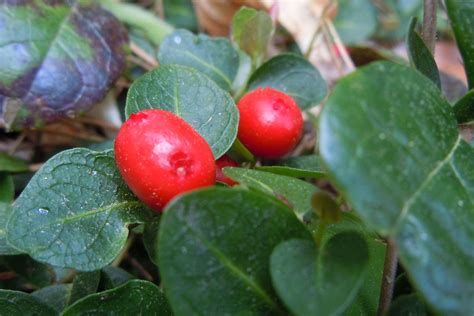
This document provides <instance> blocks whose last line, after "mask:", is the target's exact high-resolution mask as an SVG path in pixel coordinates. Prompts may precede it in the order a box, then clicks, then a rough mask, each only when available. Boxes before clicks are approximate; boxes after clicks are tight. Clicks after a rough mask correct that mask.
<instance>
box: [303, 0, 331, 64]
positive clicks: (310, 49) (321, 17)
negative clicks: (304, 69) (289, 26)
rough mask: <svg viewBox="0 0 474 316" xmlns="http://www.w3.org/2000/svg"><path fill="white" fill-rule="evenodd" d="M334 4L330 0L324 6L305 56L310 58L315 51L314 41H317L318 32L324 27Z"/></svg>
mask: <svg viewBox="0 0 474 316" xmlns="http://www.w3.org/2000/svg"><path fill="white" fill-rule="evenodd" d="M333 5H334V3H333V2H329V3H328V4H327V5H326V6H324V8H323V11H322V12H321V15H320V16H319V19H318V21H317V24H316V29H315V30H314V33H313V36H312V37H311V40H310V42H309V46H308V48H307V49H306V52H305V53H304V57H306V58H309V55H311V52H312V51H313V46H314V42H315V41H316V38H317V37H318V34H319V33H320V32H321V29H322V28H323V25H324V20H325V18H326V14H327V12H328V10H329V9H330V8H332V7H333Z"/></svg>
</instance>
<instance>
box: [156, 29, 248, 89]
mask: <svg viewBox="0 0 474 316" xmlns="http://www.w3.org/2000/svg"><path fill="white" fill-rule="evenodd" d="M158 59H159V60H160V64H161V65H168V64H179V65H183V66H188V67H191V68H194V69H196V70H199V71H200V72H202V73H204V74H206V75H207V76H208V77H209V78H211V79H212V80H214V81H215V82H216V83H217V84H218V85H219V86H220V87H221V88H222V89H224V90H227V91H229V90H230V89H231V88H232V81H233V80H234V78H235V75H236V74H237V69H238V68H239V55H238V54H237V51H236V50H235V49H234V47H232V44H231V43H230V42H229V40H228V39H226V38H212V37H209V36H207V35H205V34H199V35H194V34H193V33H191V32H189V31H187V30H176V31H174V32H173V33H171V34H169V35H168V36H166V37H165V39H164V40H163V43H161V45H160V50H159V52H158Z"/></svg>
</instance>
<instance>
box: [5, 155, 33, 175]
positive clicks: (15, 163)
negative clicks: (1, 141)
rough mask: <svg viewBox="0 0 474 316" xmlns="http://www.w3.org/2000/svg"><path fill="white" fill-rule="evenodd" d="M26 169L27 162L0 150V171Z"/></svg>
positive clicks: (22, 170) (20, 170) (21, 170)
mask: <svg viewBox="0 0 474 316" xmlns="http://www.w3.org/2000/svg"><path fill="white" fill-rule="evenodd" d="M25 171H28V164H27V163H26V162H25V161H23V160H20V159H18V158H15V157H12V156H10V155H8V154H7V153H3V152H0V172H25Z"/></svg>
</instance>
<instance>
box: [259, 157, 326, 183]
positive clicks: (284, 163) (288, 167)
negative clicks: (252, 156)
mask: <svg viewBox="0 0 474 316" xmlns="http://www.w3.org/2000/svg"><path fill="white" fill-rule="evenodd" d="M257 169H258V170H261V171H268V172H272V173H276V174H281V175H285V176H290V177H298V178H302V177H308V178H321V177H324V171H323V168H322V167H321V163H320V158H319V156H317V155H307V156H298V157H288V158H284V159H281V160H279V161H278V162H277V165H275V166H263V167H257Z"/></svg>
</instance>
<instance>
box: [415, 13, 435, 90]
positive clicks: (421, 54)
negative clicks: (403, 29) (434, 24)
mask: <svg viewBox="0 0 474 316" xmlns="http://www.w3.org/2000/svg"><path fill="white" fill-rule="evenodd" d="M417 23H418V20H417V19H416V18H413V19H412V20H411V22H410V27H409V29H408V36H407V50H408V57H409V58H410V63H411V64H412V66H413V67H415V68H416V69H417V70H419V71H420V72H421V73H422V74H424V75H425V76H426V77H428V78H430V79H431V80H432V81H433V82H434V83H435V84H436V85H437V86H438V88H440V89H441V79H440V77H439V71H438V66H437V65H436V61H435V60H434V57H433V54H432V53H431V52H430V50H429V49H428V47H427V46H426V44H425V42H424V40H423V38H422V37H421V35H420V34H419V33H418V32H417V30H416V27H417Z"/></svg>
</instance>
